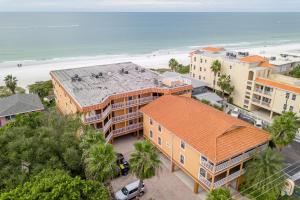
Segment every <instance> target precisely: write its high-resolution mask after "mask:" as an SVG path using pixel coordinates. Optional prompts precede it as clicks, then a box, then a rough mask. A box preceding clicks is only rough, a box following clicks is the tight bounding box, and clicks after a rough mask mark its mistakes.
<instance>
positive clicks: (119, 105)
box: [112, 96, 155, 110]
mask: <svg viewBox="0 0 300 200" xmlns="http://www.w3.org/2000/svg"><path fill="white" fill-rule="evenodd" d="M153 99H155V98H154V97H152V96H150V97H144V98H139V99H133V100H130V101H126V102H119V103H114V104H112V109H113V110H118V109H121V108H128V107H131V106H133V105H142V104H145V103H149V102H151V101H153Z"/></svg>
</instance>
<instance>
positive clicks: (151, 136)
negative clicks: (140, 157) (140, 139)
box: [149, 130, 153, 138]
mask: <svg viewBox="0 0 300 200" xmlns="http://www.w3.org/2000/svg"><path fill="white" fill-rule="evenodd" d="M149 136H150V138H153V132H152V130H150V132H149Z"/></svg>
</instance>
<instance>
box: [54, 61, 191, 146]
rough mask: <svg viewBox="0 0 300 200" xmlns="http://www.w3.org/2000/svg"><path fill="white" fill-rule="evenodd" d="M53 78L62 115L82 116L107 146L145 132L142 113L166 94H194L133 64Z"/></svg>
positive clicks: (70, 72)
mask: <svg viewBox="0 0 300 200" xmlns="http://www.w3.org/2000/svg"><path fill="white" fill-rule="evenodd" d="M50 75H51V77H52V82H53V86H54V94H55V100H56V105H57V108H58V109H59V110H60V112H61V113H63V114H66V115H67V114H75V113H77V114H79V115H80V116H81V119H82V122H83V123H84V124H85V125H88V126H91V127H93V128H95V129H97V130H99V131H101V132H102V133H103V135H104V137H105V139H106V141H107V142H110V141H112V140H113V138H115V137H119V136H122V135H125V134H129V133H139V132H140V131H142V129H143V116H142V114H141V113H140V112H139V109H140V108H141V107H143V106H144V105H146V104H148V103H150V102H151V101H153V100H154V99H156V98H158V97H160V96H162V95H165V94H172V95H183V96H187V97H190V96H191V90H192V86H191V85H190V84H186V83H183V82H181V81H178V80H171V79H168V78H164V77H162V76H160V75H159V74H157V73H155V72H153V71H151V70H148V69H145V68H142V67H140V66H138V65H136V64H134V63H131V62H126V63H116V64H108V65H101V66H90V67H81V68H73V69H64V70H56V71H52V72H51V73H50Z"/></svg>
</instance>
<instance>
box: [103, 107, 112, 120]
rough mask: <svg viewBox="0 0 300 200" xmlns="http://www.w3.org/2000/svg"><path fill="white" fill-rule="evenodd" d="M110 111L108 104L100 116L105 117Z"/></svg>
mask: <svg viewBox="0 0 300 200" xmlns="http://www.w3.org/2000/svg"><path fill="white" fill-rule="evenodd" d="M110 112H111V105H110V106H108V107H107V108H106V109H105V110H104V111H103V113H102V117H103V118H105V117H106V116H107V115H108V113H110Z"/></svg>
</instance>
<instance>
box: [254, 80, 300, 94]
mask: <svg viewBox="0 0 300 200" xmlns="http://www.w3.org/2000/svg"><path fill="white" fill-rule="evenodd" d="M255 81H256V82H257V83H261V84H263V85H268V86H272V87H275V88H279V89H282V90H286V91H290V92H294V93H297V94H300V87H295V86H292V85H288V84H284V83H279V82H275V81H271V80H268V79H263V78H256V79H255Z"/></svg>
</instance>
